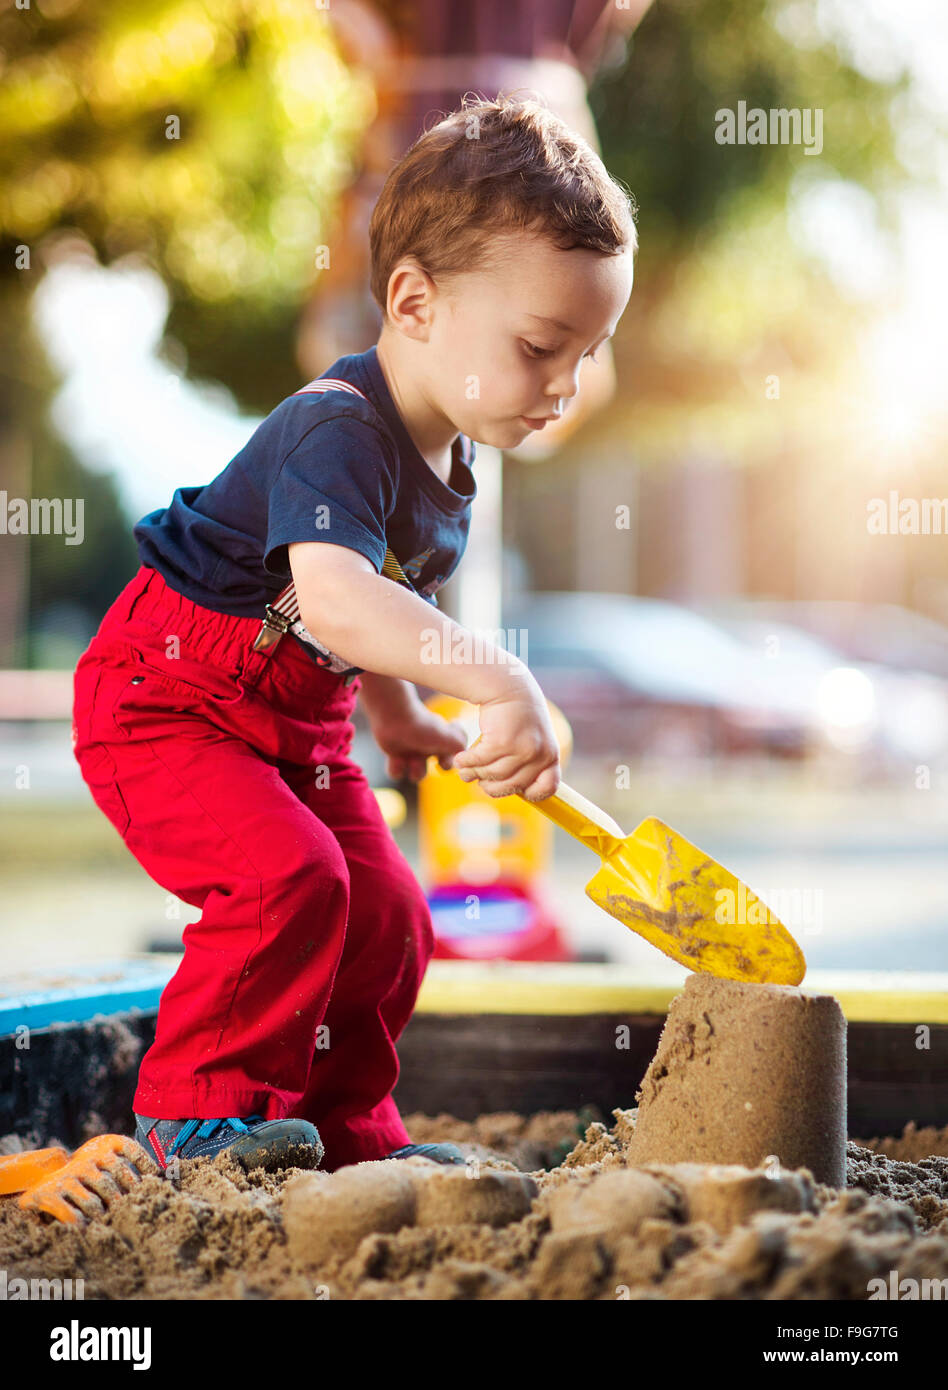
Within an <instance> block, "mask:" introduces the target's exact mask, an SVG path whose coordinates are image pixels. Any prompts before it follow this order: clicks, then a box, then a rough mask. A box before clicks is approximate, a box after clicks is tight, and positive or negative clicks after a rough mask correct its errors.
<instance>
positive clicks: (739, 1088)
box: [630, 974, 846, 1187]
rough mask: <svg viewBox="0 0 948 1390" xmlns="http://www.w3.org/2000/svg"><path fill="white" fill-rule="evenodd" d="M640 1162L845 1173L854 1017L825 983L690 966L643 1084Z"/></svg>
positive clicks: (836, 1182) (819, 1175) (635, 1154)
mask: <svg viewBox="0 0 948 1390" xmlns="http://www.w3.org/2000/svg"><path fill="white" fill-rule="evenodd" d="M636 1100H637V1101H638V1102H639V1113H638V1124H637V1126H636V1132H635V1136H634V1138H633V1139H632V1140H631V1141H630V1155H631V1158H632V1160H633V1162H636V1163H680V1162H699V1163H727V1164H732V1163H737V1164H740V1165H742V1166H744V1167H749V1168H756V1167H757V1166H758V1165H760V1164H763V1163H765V1162H766V1161H767V1160H768V1159H769V1160H770V1162H771V1165H772V1166H773V1165H775V1164H776V1165H780V1166H782V1167H784V1168H808V1169H809V1170H810V1172H811V1173H812V1174H813V1176H814V1178H815V1179H816V1180H817V1182H822V1183H828V1184H830V1185H831V1186H834V1187H841V1186H844V1185H845V1179H846V1019H845V1017H844V1015H843V1012H842V1010H841V1008H840V1007H839V1004H838V1002H837V1001H836V1000H835V999H834V998H833V997H832V996H831V995H828V994H815V993H809V992H807V991H804V990H802V989H796V988H794V987H792V986H790V985H760V984H747V983H745V982H743V981H739V980H726V979H719V978H716V977H715V976H713V975H706V974H692V975H689V976H688V978H687V980H686V981H685V987H684V990H683V991H682V993H681V994H679V995H676V997H675V998H674V999H673V1000H672V1002H671V1005H670V1007H669V1010H668V1017H667V1018H666V1020H665V1025H664V1027H663V1029H662V1034H661V1037H660V1038H659V1042H658V1048H657V1049H656V1052H655V1056H654V1058H653V1059H652V1062H651V1065H650V1066H649V1068H648V1071H647V1072H646V1073H645V1076H644V1078H643V1080H642V1086H641V1089H640V1090H639V1092H638V1093H637V1095H636Z"/></svg>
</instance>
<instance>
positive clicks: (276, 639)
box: [253, 603, 290, 656]
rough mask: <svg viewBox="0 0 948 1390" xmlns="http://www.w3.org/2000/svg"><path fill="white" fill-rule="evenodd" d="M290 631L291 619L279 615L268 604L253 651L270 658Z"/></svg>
mask: <svg viewBox="0 0 948 1390" xmlns="http://www.w3.org/2000/svg"><path fill="white" fill-rule="evenodd" d="M289 630H290V619H289V618H288V617H287V616H286V614H285V613H277V612H276V611H275V609H273V608H271V607H270V605H269V603H268V604H267V610H266V617H265V618H264V619H263V622H262V623H261V624H260V631H259V632H258V633H257V636H256V638H255V640H254V644H253V651H255V652H263V653H264V655H265V656H269V655H270V653H271V652H272V651H273V649H274V647H277V646H279V644H280V640H281V638H282V637H283V635H284V633H286V632H289Z"/></svg>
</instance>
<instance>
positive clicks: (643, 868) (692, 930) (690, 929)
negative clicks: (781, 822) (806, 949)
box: [586, 816, 806, 985]
mask: <svg viewBox="0 0 948 1390" xmlns="http://www.w3.org/2000/svg"><path fill="white" fill-rule="evenodd" d="M586 895H587V897H589V898H591V899H592V901H593V902H594V903H596V904H598V906H599V907H601V908H602V909H603V910H604V911H605V912H608V913H609V915H610V916H611V917H615V918H616V920H617V921H619V922H623V923H624V924H625V925H626V926H627V927H629V928H630V930H631V931H634V932H637V933H638V934H639V936H642V937H644V938H645V940H646V941H648V942H650V943H651V944H652V945H653V946H655V947H657V948H658V950H659V951H662V952H664V954H665V955H666V956H670V957H671V959H672V960H676V961H678V962H679V964H680V965H684V966H687V968H688V969H689V970H698V971H704V972H705V973H706V974H709V975H720V976H723V977H724V978H725V979H729V980H748V981H753V982H756V983H766V984H778V985H798V984H799V983H800V981H801V980H802V979H803V976H804V975H805V973H806V961H805V959H804V956H803V952H802V951H801V950H800V947H799V946H798V945H797V943H796V942H795V941H794V939H793V937H792V936H791V935H790V933H789V932H788V931H787V928H786V927H785V926H784V925H783V923H782V922H781V921H779V919H778V918H777V917H776V915H775V914H774V913H773V912H772V911H771V910H770V909H769V908H768V907H767V904H766V903H764V902H763V900H762V899H761V898H759V897H758V896H757V895H756V893H752V892H751V890H750V889H749V888H748V887H747V886H746V885H745V884H743V883H741V881H740V879H738V878H736V877H735V876H734V874H732V873H730V872H729V871H728V870H727V869H725V868H724V866H723V865H722V864H718V863H717V862H716V861H715V860H714V859H712V858H711V856H710V855H708V854H705V853H704V851H703V850H700V849H698V847H697V846H696V845H693V844H691V843H690V841H688V840H686V839H685V837H684V836H683V835H679V834H678V832H677V831H675V830H672V828H671V826H668V825H666V824H665V822H664V821H661V820H658V818H657V817H655V816H650V817H648V819H647V820H644V821H642V823H641V824H640V825H639V826H637V827H636V829H635V830H634V831H633V833H632V834H631V835H627V836H625V838H624V839H623V840H622V842H621V845H620V847H619V848H618V849H617V850H615V851H614V852H613V853H612V854H610V855H609V858H608V859H607V860H605V861H604V862H603V864H602V867H601V868H600V869H599V871H598V873H596V874H594V875H593V877H592V878H591V879H590V881H589V883H588V884H587V885H586Z"/></svg>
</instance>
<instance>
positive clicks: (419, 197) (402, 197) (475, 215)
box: [369, 96, 638, 317]
mask: <svg viewBox="0 0 948 1390" xmlns="http://www.w3.org/2000/svg"><path fill="white" fill-rule="evenodd" d="M635 214H636V206H635V202H634V200H633V198H632V196H631V194H630V193H628V192H627V191H626V189H624V188H623V186H622V185H621V184H620V183H619V182H618V181H617V180H616V179H614V178H613V177H612V175H611V174H610V173H609V171H608V170H607V169H606V167H605V165H604V164H603V162H602V160H601V159H600V158H599V155H598V154H597V153H596V151H595V150H594V149H593V148H592V146H591V145H590V144H589V143H588V142H587V141H586V140H584V139H583V138H582V136H581V135H577V134H576V132H575V131H573V130H571V129H570V127H569V126H568V125H566V124H565V122H563V121H561V120H560V118H559V117H558V116H556V115H554V114H553V112H552V111H550V110H548V108H547V107H545V106H542V105H541V104H540V103H539V102H538V101H535V100H532V99H518V98H514V97H509V96H498V97H497V99H496V100H495V101H488V100H486V99H485V98H483V97H475V98H473V99H469V98H468V97H467V96H465V97H464V98H462V103H461V106H460V108H459V109H458V110H456V111H453V112H452V113H451V115H449V116H447V117H446V118H445V119H444V120H442V121H440V122H439V123H438V124H437V125H435V126H433V127H432V128H431V130H428V131H426V132H425V134H424V135H421V136H419V138H418V139H417V140H416V141H415V143H414V144H413V145H412V146H411V148H410V149H409V150H408V151H407V152H406V153H405V154H404V155H403V156H402V158H401V159H400V160H399V161H398V163H397V164H396V165H395V167H394V169H392V171H391V173H390V174H389V176H388V178H387V179H386V181H385V185H384V187H383V189H382V192H381V193H380V194H379V198H378V202H377V203H376V204H375V208H374V210H373V212H372V218H371V221H370V223H369V246H370V248H371V256H372V269H371V279H370V287H371V290H372V295H373V297H374V299H375V301H376V303H377V304H378V305H379V307H380V308H381V310H382V315H383V317H384V316H385V312H386V301H387V296H388V280H389V276H390V275H391V273H392V271H393V270H394V268H395V266H396V265H397V264H398V262H399V261H400V260H401V259H402V257H403V256H409V255H410V256H412V257H414V258H415V259H416V260H417V261H418V263H419V265H421V266H422V267H423V269H424V270H426V271H427V272H428V274H429V275H430V276H431V277H432V278H433V279H434V280H438V278H439V277H449V276H451V275H452V274H454V273H457V272H461V271H470V270H475V269H477V267H478V266H479V265H481V264H482V263H483V261H484V259H485V253H486V252H487V251H488V250H489V247H490V242H491V239H492V237H494V236H496V235H497V234H498V233H501V232H508V231H525V230H531V231H536V232H540V233H542V234H543V235H545V236H547V237H549V239H550V241H551V242H552V243H553V244H554V245H555V246H557V247H559V248H560V250H563V251H571V250H574V249H578V248H583V249H585V250H588V251H599V252H601V253H602V254H603V255H606V256H608V255H617V254H618V253H619V252H621V251H623V250H625V249H626V248H628V247H631V249H632V251H633V253H634V252H635V251H636V250H637V248H638V238H637V236H636V231H635V220H634V219H635Z"/></svg>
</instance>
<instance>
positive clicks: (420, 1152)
mask: <svg viewBox="0 0 948 1390" xmlns="http://www.w3.org/2000/svg"><path fill="white" fill-rule="evenodd" d="M385 1157H386V1158H415V1157H418V1158H430V1159H431V1161H432V1163H466V1162H467V1159H466V1158H465V1157H464V1155H463V1154H462V1152H461V1150H460V1149H459V1148H458V1146H457V1144H406V1145H405V1146H404V1148H401V1149H393V1150H392V1152H391V1153H390V1154H386V1155H385Z"/></svg>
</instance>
